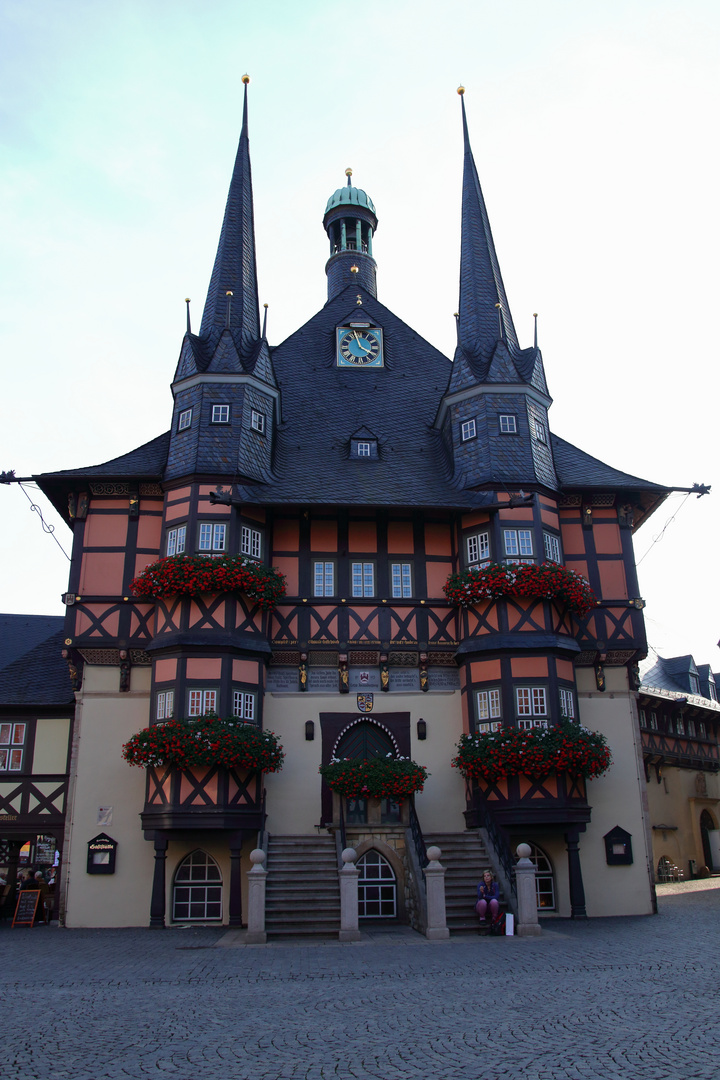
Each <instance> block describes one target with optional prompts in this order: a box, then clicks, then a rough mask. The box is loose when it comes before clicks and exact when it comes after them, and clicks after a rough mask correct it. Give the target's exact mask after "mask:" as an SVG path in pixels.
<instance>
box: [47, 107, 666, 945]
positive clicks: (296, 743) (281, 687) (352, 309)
mask: <svg viewBox="0 0 720 1080" xmlns="http://www.w3.org/2000/svg"><path fill="white" fill-rule="evenodd" d="M462 122H463V131H464V145H465V159H464V177H463V190H462V252H461V273H460V304H459V316H458V320H457V348H456V351H455V355H454V359H453V360H452V361H451V360H450V359H449V358H448V357H446V356H444V355H442V354H441V353H440V352H438V350H437V349H435V348H434V347H433V346H432V345H430V344H429V343H428V342H427V341H425V340H424V339H423V338H422V336H421V334H420V333H418V332H417V331H416V330H414V329H411V328H410V327H409V326H407V325H406V324H405V323H403V322H402V320H401V319H399V318H398V317H397V316H396V315H394V314H393V313H392V312H391V311H389V310H388V309H387V308H386V307H385V306H384V305H383V304H382V302H381V301H380V300H379V299H378V289H377V283H376V263H375V257H374V247H375V232H376V229H377V225H378V218H377V214H376V211H375V207H374V206H373V203H372V201H371V199H370V198H369V197H368V195H367V194H366V193H365V192H364V191H362V190H360V189H359V188H356V187H354V186H352V183H351V177H350V175H348V178H347V185H346V186H343V187H340V188H339V189H338V190H337V191H336V192H335V193H334V194H333V195H332V196H331V197H330V199H329V201H328V203H327V207H326V210H325V217H324V226H325V230H326V232H327V236H328V243H329V257H328V261H327V264H326V267H325V269H326V274H327V281H328V299H327V303H326V304H325V306H324V307H323V308H322V309H321V310H320V311H319V312H317V313H316V314H314V315H312V317H311V318H310V319H309V320H308V321H307V322H306V323H305V324H304V325H303V326H302V327H300V329H299V330H297V331H296V332H295V333H294V334H292V335H291V336H290V337H289V338H288V339H287V340H286V341H284V342H283V343H282V344H280V345H278V346H275V347H272V346H270V345H269V343H268V341H267V338H266V336H265V328H264V326H261V323H260V318H259V304H258V288H257V280H256V270H255V236H254V226H253V192H252V182H251V172H250V159H249V149H248V120H247V87H246V99H245V108H244V115H243V125H242V133H241V136H240V144H239V148H238V154H237V159H236V162H235V167H234V171H233V175H232V179H231V183H230V190H229V196H228V202H227V207H226V211H225V217H224V221H223V225H222V230H221V234H220V242H219V246H218V250H217V257H216V261H215V266H214V269H213V272H212V277H211V280H210V288H209V292H208V297H207V302H206V305H205V311H204V315H203V319H202V324H201V326H200V330H199V333H193V332H191V329H190V326H189V322H188V330H187V333H186V334H185V337H184V340H183V342H182V347H181V350H180V358H179V361H178V364H177V367H176V371H175V375H174V379H173V382H172V395H173V402H174V405H173V411H172V419H171V426H170V429H169V431H167V432H166V433H165V434H163V435H160V436H159V437H158V438H157V439H155V440H153V441H152V442H150V443H147V444H145V445H144V446H141V447H139V448H138V449H135V450H131V451H130V452H129V453H127V454H125V455H124V456H122V457H119V458H115V459H113V460H111V461H108V462H105V463H104V464H101V465H95V466H92V467H89V468H86V469H79V470H72V471H60V472H52V473H45V474H43V475H41V476H39V477H37V481H38V483H39V484H40V486H41V487H42V489H43V491H44V492H45V493H46V495H47V496H48V497H49V498H50V499H51V501H52V502H53V504H54V505H55V507H56V508H57V509H58V511H59V512H60V513H61V514H63V516H64V517H65V519H66V520H67V521H68V523H69V524H70V526H71V528H72V529H73V532H74V546H73V559H72V568H71V573H70V581H69V585H68V592H67V595H66V604H67V618H66V624H65V639H64V640H65V648H66V649H67V651H68V655H69V657H70V659H71V661H72V663H73V665H74V667H75V668H76V669H77V671H78V673H79V678H80V679H81V689H80V691H79V693H78V718H77V725H76V743H77V745H76V752H75V755H74V760H75V763H76V775H75V778H74V785H75V786H74V802H73V832H72V846H71V848H70V851H69V853H68V856H69V861H70V868H71V875H70V886H69V895H68V916H67V918H68V923H69V924H71V925H75V926H78V925H126V924H143V923H147V921H148V919H149V918H150V916H151V908H152V922H153V924H154V925H162V924H163V922H165V921H173V920H174V921H187V920H188V919H194V918H196V919H203V920H211V921H212V920H220V921H222V920H224V921H228V922H230V924H231V925H238V924H239V923H241V922H242V912H243V910H244V904H243V898H242V888H243V885H242V882H243V880H244V872H245V871H246V870H247V869H249V862H248V855H249V852H250V851H251V849H252V848H254V847H255V846H256V844H257V843H258V833H259V832H260V833H263V834H265V835H267V834H270V836H271V837H272V838H274V839H275V840H276V841H279V840H280V838H283V837H287V836H292V837H295V838H298V837H299V838H302V839H296V840H295V841H294V842H289V841H285V842H284V843H285V847H284V848H282V845H281V847H279V848H278V849H277V851H276V855H275V856H274V855H273V848H272V846H271V847H270V853H271V854H270V860H269V867H268V868H269V870H270V871H271V877H272V872H273V870H274V868H278V867H280V858H281V856H280V854H279V852H280V850H281V849H282V850H287V848H288V846H289V847H290V849H293V846H294V849H295V850H296V851H297V852H298V853H302V852H306V858H307V861H308V862H312V860H313V859H314V858H316V857H319V856H318V853H317V851H316V850H315V849H314V848H313V845H312V843H311V841H312V840H314V839H318V838H319V837H322V836H325V837H327V835H328V834H327V829H326V827H327V826H331V827H333V826H335V827H339V826H340V822H339V813H340V809H339V807H338V805H337V800H336V802H335V804H334V803H333V799H332V797H331V793H330V791H329V790H328V789H327V788H326V786H325V783H324V781H323V780H322V779H321V776H320V775H319V774H318V767H319V765H320V764H321V763H327V762H329V761H330V759H331V757H333V756H362V755H369V756H372V755H376V754H383V755H385V754H387V755H392V756H394V755H402V756H407V757H412V758H413V759H414V760H415V761H417V762H419V763H420V764H422V765H425V766H427V767H428V769H429V772H430V777H429V779H428V781H427V783H426V785H425V789H424V791H423V792H422V794H420V795H418V796H417V798H416V799H415V803H414V810H413V811H412V813H410V808H409V807H407V806H405V807H404V808H401V809H398V808H397V807H396V806H395V805H394V804H392V803H389V802H387V800H383V801H382V805H372V806H371V805H368V804H367V800H362V799H360V800H354V801H352V805H347V806H345V807H344V816H345V826H346V829H347V830H348V831H349V832H350V835H351V837H352V838H353V841H354V843H355V845H356V847H357V849H358V851H359V853H360V855H361V861H363V874H364V875H365V876H364V877H363V878H362V879H361V880H362V881H364V882H365V885H364V886H363V887H364V888H365V892H364V893H363V892H362V890H361V902H362V903H366V907H365V908H364V909H363V910H364V912H365V914H366V915H367V916H370V915H373V914H385V915H392V914H396V915H399V916H400V917H404V918H409V919H412V918H414V916H413V912H414V911H416V910H417V907H418V904H420V906H421V900H419V899H418V889H420V888H421V885H420V884H419V877H420V873H419V864H418V858H417V852H418V850H419V851H421V850H422V844H421V842H420V834H421V833H422V834H425V836H426V837H427V836H434V837H436V838H437V837H438V836H440V835H441V834H446V842H447V834H453V835H455V834H463V835H466V836H467V835H472V836H475V835H476V834H477V830H478V828H482V829H483V830H487V831H485V832H483V833H482V835H483V836H484V837H485V838H486V839H487V840H488V842H489V843H490V849H491V850H490V853H489V854H490V858H491V861H493V862H494V864H499V863H502V858H503V850H504V848H506V847H507V844H508V843H510V844H512V845H514V844H516V843H517V842H519V841H520V840H523V841H528V842H530V843H531V844H533V845H534V851H535V858H536V861H537V863H538V867H539V869H540V870H541V877H542V880H543V881H544V882H545V885H546V886H547V887H545V886H543V890H544V891H542V897H541V899H540V902H541V904H542V906H543V908H544V909H545V910H546V911H547V912H555V913H557V914H560V915H571V914H572V915H575V916H582V915H584V914H585V912H587V913H588V914H590V915H613V914H630V913H650V912H651V911H652V910H653V892H652V884H651V882H652V867H651V861H652V854H651V846H650V842H649V823H648V821H647V815H646V810H645V804H644V798H645V791H644V783H645V781H644V775H643V769H642V749H641V744H640V731H639V726H638V715H637V704H636V686H637V681H636V679H637V676H636V671H637V667H636V665H637V661H638V660H639V659H641V658H642V657H644V656H645V653H646V642H645V631H644V623H643V614H642V607H643V605H642V602H641V600H640V598H639V592H638V583H637V577H636V572H635V561H634V555H633V544H632V534H633V532H634V530H635V529H637V528H638V526H639V525H641V524H642V523H643V521H644V520H645V519H646V518H647V517H648V516H649V515H650V514H651V513H652V512H653V511H654V510H655V509H656V507H657V506H658V505H659V504H660V503H661V502H662V500H663V499H664V498H665V496H666V494H667V491H668V489H667V488H665V487H662V486H660V485H657V484H654V483H651V482H648V481H645V480H642V479H640V478H638V477H636V476H632V475H628V474H627V473H625V472H622V471H621V470H618V469H616V468H613V467H611V466H609V465H606V464H605V463H604V462H602V461H600V460H598V459H597V458H594V457H592V456H590V455H589V454H586V453H584V452H583V451H582V450H580V449H578V448H577V447H575V446H573V445H571V444H570V443H568V442H567V441H565V440H563V439H562V438H560V437H559V436H557V435H555V434H554V433H553V432H552V431H551V428H550V422H549V413H548V411H549V408H550V405H551V403H552V399H551V397H550V394H549V390H548V384H547V381H546V376H545V369H544V366H543V359H542V356H541V353H540V350H539V349H538V348H537V345H534V346H531V347H529V348H521V346H520V343H519V341H518V338H517V335H516V332H515V327H514V324H513V320H512V316H511V312H510V305H509V302H508V298H507V296H506V294H505V289H504V285H503V281H502V277H501V274H500V269H499V264H498V258H497V255H496V252H495V247H494V243H493V238H492V233H491V229H490V224H489V220H488V214H487V210H486V207H485V202H484V199H483V194H482V191H481V188H480V183H479V180H478V175H477V172H476V169H475V164H474V161H473V156H472V152H471V149H470V141H469V136H468V130H467V125H466V120H465V111H464V104H463V112H462ZM278 257H281V253H278ZM318 272H320V268H318ZM446 272H448V273H451V272H452V268H446ZM608 452H609V453H610V452H612V453H613V454H615V453H617V444H614V445H613V446H612V447H608ZM227 553H242V554H244V555H246V556H247V557H248V558H249V559H251V560H258V561H261V562H263V563H266V564H269V565H272V566H274V567H277V568H278V569H279V570H280V571H282V573H283V574H284V575H286V578H287V590H286V593H285V595H284V597H283V598H282V600H281V601H280V603H279V604H278V605H277V607H276V608H275V610H273V611H266V610H263V609H262V608H260V607H259V606H258V604H257V603H255V602H253V601H251V600H249V599H248V597H247V596H246V595H244V594H242V593H232V592H223V591H218V592H216V593H213V594H207V593H205V594H202V595H198V596H180V595H176V596H171V597H168V596H165V597H164V598H160V599H158V600H156V601H149V600H147V599H139V598H138V597H137V596H136V595H134V594H133V590H132V587H131V582H132V580H133V578H134V577H135V576H136V575H137V574H138V572H139V571H141V570H142V569H143V568H144V567H145V566H146V565H147V564H148V563H151V562H153V561H155V560H157V559H158V558H159V557H163V556H174V555H182V554H206V555H222V554H227ZM491 562H492V563H499V564H511V565H516V564H533V563H534V564H540V563H543V562H550V563H553V564H557V565H558V566H563V565H564V566H565V567H568V568H570V569H573V570H576V571H578V572H579V573H581V574H582V575H584V576H585V577H586V578H587V579H588V581H589V582H590V584H591V586H592V588H593V590H594V592H595V594H596V596H597V598H598V603H597V606H595V607H594V608H593V609H592V610H591V611H590V612H589V613H588V614H586V615H584V616H582V617H579V616H576V615H573V614H572V613H571V611H570V610H569V609H568V607H567V606H566V605H564V604H561V603H560V602H558V601H557V600H555V599H538V598H528V597H519V596H514V595H510V596H502V597H500V598H497V599H484V600H481V601H479V602H478V603H476V604H474V605H471V606H468V607H460V608H458V607H455V606H453V605H452V604H450V603H449V602H448V600H447V599H446V597H445V595H444V592H443V586H444V584H445V583H446V581H447V579H448V576H449V575H450V574H451V573H453V572H457V571H459V570H462V569H465V568H468V567H473V566H483V565H487V564H489V563H491ZM209 710H212V711H215V712H217V713H219V714H220V715H222V716H231V715H234V716H236V717H238V718H242V719H244V720H246V721H249V722H252V723H254V724H257V725H261V726H263V727H265V728H269V729H272V730H273V731H275V732H276V733H277V734H278V735H279V736H280V737H281V739H282V743H283V745H284V748H285V752H286V761H285V765H284V768H283V770H282V772H280V773H277V774H272V775H268V776H266V777H265V778H264V781H263V782H261V781H260V779H259V778H258V777H257V776H254V775H252V774H250V775H248V774H242V773H240V772H237V771H233V770H226V771H225V772H223V771H222V770H219V769H216V768H207V769H205V770H204V771H203V770H197V769H196V770H194V771H193V772H192V773H189V772H187V773H182V774H180V773H174V772H173V770H164V771H163V770H162V769H150V770H148V775H147V776H145V775H143V773H142V772H141V771H140V770H137V769H129V768H128V766H127V765H126V764H125V763H124V762H123V760H122V758H121V747H122V744H123V743H124V742H125V741H126V740H127V739H128V738H129V737H130V736H131V735H132V734H133V733H134V732H135V731H137V730H138V729H139V728H142V727H145V726H147V725H148V724H152V723H158V722H160V723H162V722H163V721H165V720H167V719H168V718H169V717H197V716H201V715H202V714H203V713H205V712H207V711H209ZM562 718H569V719H571V720H579V721H581V722H582V723H583V724H585V725H586V726H587V727H589V728H591V729H593V730H597V731H601V732H602V733H603V734H604V735H605V736H606V737H607V739H608V741H609V743H610V745H611V748H612V752H613V757H614V764H613V766H612V768H611V769H610V771H609V772H608V773H607V774H606V776H604V777H603V778H601V779H597V780H594V781H591V782H588V783H585V782H584V781H583V780H582V779H578V778H575V779H573V778H572V777H570V776H569V775H566V774H555V773H553V774H551V775H549V776H545V777H539V778H536V779H534V780H533V779H532V778H529V777H525V776H523V775H516V776H514V777H510V778H506V779H500V780H497V781H495V782H494V783H492V784H474V785H469V786H467V787H466V785H465V783H464V781H463V780H462V778H461V777H460V775H459V774H458V772H457V771H456V770H455V769H453V768H451V764H450V762H451V759H452V757H453V756H454V754H455V746H456V744H457V742H458V739H459V737H460V735H461V734H462V733H463V732H475V731H483V730H487V729H489V728H491V727H493V726H495V725H506V726H518V727H521V728H522V727H532V726H535V727H544V726H547V725H549V726H552V725H554V724H555V723H557V722H558V721H559V720H561V719H562ZM99 807H103V809H104V816H103V817H102V818H101V819H99V818H98V808H99ZM410 818H412V820H410ZM99 820H102V821H103V822H104V824H103V825H102V830H103V833H104V834H106V835H107V836H109V837H110V838H111V840H112V841H113V842H114V843H115V844H116V848H115V849H114V850H113V858H114V859H115V864H114V875H113V878H112V881H109V880H107V875H104V874H89V875H88V874H86V864H87V858H88V856H87V852H88V844H89V843H90V842H91V841H92V840H93V838H94V836H95V834H96V833H97V832H99V825H98V821H99ZM613 830H619V831H620V833H621V834H622V836H623V837H624V838H625V839H624V840H623V841H622V843H623V844H624V851H625V856H626V857H624V858H623V860H622V864H621V865H618V860H617V859H615V860H613V858H612V857H611V856H612V849H613V845H612V843H611V842H610V841H609V840H608V837H610V838H611V840H612V839H613V838H614V837H615V836H616V835H620V833H616V832H614V831H613ZM493 838H494V839H493ZM261 840H262V838H261ZM440 843H441V846H443V841H440ZM494 845H495V846H494ZM616 847H617V844H616ZM501 849H503V850H501ZM333 851H334V847H333ZM273 858H275V860H276V861H275V863H273ZM373 875H374V878H373ZM374 879H375V880H376V884H377V889H378V890H379V891H378V895H380V894H382V899H381V900H379V901H378V906H377V908H374V907H373V903H374V900H373V896H374V894H373V893H372V888H373V887H374V886H372V885H371V884H369V883H371V882H372V881H373V880H374ZM189 882H194V883H195V885H194V886H193V888H194V889H195V892H193V893H192V898H191V901H188V897H189V896H190V893H191V892H192V890H191V889H190V886H189V885H188V883H189ZM548 883H549V884H548ZM383 890H384V891H383ZM393 890H394V891H393ZM363 896H364V897H365V900H362V897H363ZM473 896H474V893H473V891H472V889H471V890H470V894H469V895H468V896H467V905H468V907H469V909H472V904H473ZM328 903H330V901H328ZM193 904H195V905H196V906H194V907H193ZM383 905H384V906H383ZM328 910H329V909H328ZM333 917H334V916H333ZM287 918H288V920H289V926H288V928H289V929H292V926H293V924H292V917H291V916H290V915H288V916H287ZM328 918H330V916H328Z"/></svg>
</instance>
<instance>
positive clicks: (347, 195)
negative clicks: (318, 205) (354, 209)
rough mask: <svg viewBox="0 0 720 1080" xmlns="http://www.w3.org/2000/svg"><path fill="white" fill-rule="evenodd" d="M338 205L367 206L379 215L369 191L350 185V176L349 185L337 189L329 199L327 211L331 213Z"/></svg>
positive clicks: (372, 212) (371, 211)
mask: <svg viewBox="0 0 720 1080" xmlns="http://www.w3.org/2000/svg"><path fill="white" fill-rule="evenodd" d="M336 206H365V207H366V208H367V209H368V210H369V211H370V213H371V214H375V216H376V217H377V211H376V209H375V207H374V205H373V201H372V199H371V198H370V196H369V195H368V194H367V192H365V191H363V190H362V188H356V187H351V186H350V177H348V186H347V187H341V188H338V189H337V191H336V192H335V193H334V194H333V195H331V196H330V198H329V199H328V203H327V206H326V207H325V213H326V214H327V213H329V211H330V210H333V209H334V208H335V207H336Z"/></svg>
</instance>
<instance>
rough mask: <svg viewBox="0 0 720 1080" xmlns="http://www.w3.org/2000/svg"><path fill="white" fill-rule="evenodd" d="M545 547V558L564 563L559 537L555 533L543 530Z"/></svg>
mask: <svg viewBox="0 0 720 1080" xmlns="http://www.w3.org/2000/svg"><path fill="white" fill-rule="evenodd" d="M543 547H544V549H545V558H546V559H547V561H548V562H554V563H562V556H561V554H560V538H559V537H557V536H555V534H554V533H550V532H544V531H543Z"/></svg>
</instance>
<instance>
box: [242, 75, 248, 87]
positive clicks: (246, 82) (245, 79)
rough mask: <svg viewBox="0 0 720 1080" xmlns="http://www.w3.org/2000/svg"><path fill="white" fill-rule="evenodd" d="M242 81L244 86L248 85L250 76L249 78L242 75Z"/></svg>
mask: <svg viewBox="0 0 720 1080" xmlns="http://www.w3.org/2000/svg"><path fill="white" fill-rule="evenodd" d="M242 81H243V82H244V83H245V85H246V86H247V84H248V83H249V82H250V76H249V75H243V77H242Z"/></svg>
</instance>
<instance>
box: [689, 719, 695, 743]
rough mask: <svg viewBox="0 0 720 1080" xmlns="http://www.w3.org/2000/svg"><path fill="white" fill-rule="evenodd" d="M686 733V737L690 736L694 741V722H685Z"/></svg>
mask: <svg viewBox="0 0 720 1080" xmlns="http://www.w3.org/2000/svg"><path fill="white" fill-rule="evenodd" d="M687 733H688V735H689V736H690V738H691V739H694V738H695V737H696V734H697V733H696V730H695V721H694V720H688V722H687Z"/></svg>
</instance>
